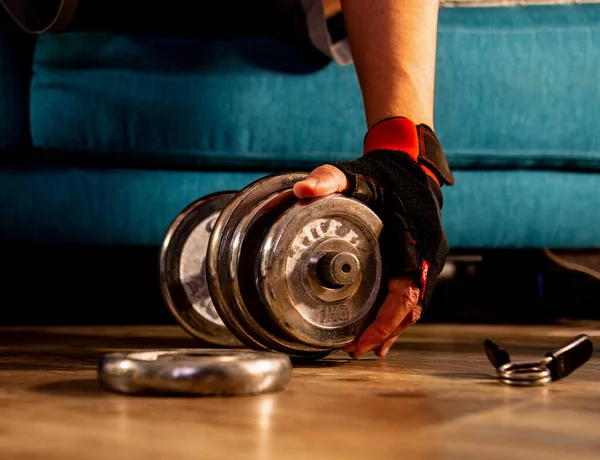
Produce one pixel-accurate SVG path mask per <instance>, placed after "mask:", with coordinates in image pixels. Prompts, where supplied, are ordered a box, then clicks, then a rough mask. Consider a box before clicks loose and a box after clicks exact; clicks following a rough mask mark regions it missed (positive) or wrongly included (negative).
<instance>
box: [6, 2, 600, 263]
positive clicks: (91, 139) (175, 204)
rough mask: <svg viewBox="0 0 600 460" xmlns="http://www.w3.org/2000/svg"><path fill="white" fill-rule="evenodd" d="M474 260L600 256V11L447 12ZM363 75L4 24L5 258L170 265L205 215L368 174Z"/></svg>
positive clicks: (275, 58) (207, 42) (443, 132)
mask: <svg viewBox="0 0 600 460" xmlns="http://www.w3.org/2000/svg"><path fill="white" fill-rule="evenodd" d="M437 60H438V71H437V72H438V73H437V86H436V111H435V118H436V122H435V123H436V130H437V133H438V137H439V138H440V140H441V143H442V145H443V146H444V149H445V151H446V154H447V157H448V160H449V163H450V165H451V167H452V168H453V171H454V174H455V177H456V185H455V186H454V187H451V188H446V189H445V206H444V209H443V218H444V223H445V228H446V232H447V235H448V239H449V243H450V246H451V248H452V251H453V253H454V254H456V253H461V252H472V251H479V250H491V249H510V250H519V249H523V250H527V249H539V248H598V247H600V212H599V207H600V194H599V193H598V191H599V187H598V186H599V185H600V129H599V121H600V4H571V5H554V6H515V7H502V8H462V7H443V8H442V9H441V12H440V29H439V47H438V54H437ZM364 133H365V120H364V115H363V111H362V100H361V94H360V89H359V85H358V82H357V79H356V75H355V73H354V70H353V68H352V66H347V67H342V66H338V65H337V64H335V63H333V62H331V61H329V60H328V59H327V58H326V57H324V56H323V55H322V54H320V53H319V52H318V51H316V50H314V49H312V48H310V47H309V46H307V45H305V44H300V43H295V42H292V41H290V40H287V39H284V38H281V37H277V36H269V35H264V36H259V35H256V34H252V35H248V36H236V37H219V38H214V39H211V38H210V37H209V38H207V37H202V38H199V37H190V36H186V37H175V36H158V35H142V34H139V35H124V34H106V33H65V34H56V35H44V36H41V37H39V38H38V39H34V38H32V37H29V36H25V35H24V34H22V33H21V32H20V30H18V29H17V28H16V27H14V26H13V25H12V24H10V23H9V21H8V19H7V17H6V15H5V14H4V12H3V11H0V222H1V223H2V224H1V226H0V240H1V242H2V244H3V245H4V247H16V246H19V247H22V246H23V245H25V246H27V245H58V246H60V245H64V246H68V247H77V246H78V245H82V246H99V247H129V248H136V247H157V246H158V245H159V244H160V242H161V239H162V237H163V235H164V232H165V230H166V228H167V226H168V225H169V223H170V222H171V220H172V219H173V218H174V217H175V215H176V214H177V213H178V212H179V211H180V210H181V209H182V208H183V207H185V206H186V205H188V204H189V203H190V202H192V201H193V200H195V199H197V198H199V197H201V196H203V195H206V194H209V193H212V192H215V191H220V190H239V189H241V188H242V187H244V186H245V185H246V184H248V183H249V182H251V181H253V180H255V179H258V178H259V177H261V176H263V175H265V174H269V173H272V172H276V171H283V170H310V169H311V168H313V167H315V166H317V165H319V164H322V163H325V162H329V161H336V160H345V159H352V158H355V157H357V156H358V155H360V151H361V146H362V140H363V135H364Z"/></svg>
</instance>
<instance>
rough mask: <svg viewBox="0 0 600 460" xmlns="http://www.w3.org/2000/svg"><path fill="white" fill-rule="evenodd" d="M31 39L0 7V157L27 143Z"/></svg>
mask: <svg viewBox="0 0 600 460" xmlns="http://www.w3.org/2000/svg"><path fill="white" fill-rule="evenodd" d="M34 43H35V39H34V38H33V37H30V36H26V35H25V34H24V33H22V32H21V31H20V30H19V29H17V28H16V27H15V26H14V25H13V24H12V22H11V21H10V19H9V17H8V15H7V14H6V13H5V11H4V9H2V8H1V7H0V158H1V159H4V157H5V156H6V155H8V152H9V151H10V152H15V151H17V150H20V149H22V148H23V147H28V146H29V145H30V136H29V84H30V78H31V62H32V59H33V47H34Z"/></svg>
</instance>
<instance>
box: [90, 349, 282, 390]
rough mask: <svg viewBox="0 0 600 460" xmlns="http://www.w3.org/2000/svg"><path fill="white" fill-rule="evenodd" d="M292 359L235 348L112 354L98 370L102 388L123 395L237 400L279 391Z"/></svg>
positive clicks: (102, 361) (280, 355)
mask: <svg viewBox="0 0 600 460" xmlns="http://www.w3.org/2000/svg"><path fill="white" fill-rule="evenodd" d="M291 372H292V364H291V360H290V358H289V356H286V355H284V354H279V353H270V352H258V351H246V350H237V349H221V350H202V349H178V350H164V351H162V350H161V351H131V352H128V353H111V354H108V355H106V356H104V357H103V358H102V360H101V361H100V363H99V366H98V380H99V382H100V385H101V386H102V388H104V389H106V390H109V391H114V392H118V393H125V394H135V395H144V394H146V395H152V394H155V395H156V394H158V395H161V394H180V395H185V394H187V395H203V396H239V395H253V394H261V393H271V392H277V391H281V390H283V389H284V388H285V386H286V385H287V383H288V382H289V380H290V378H291Z"/></svg>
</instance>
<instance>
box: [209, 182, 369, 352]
mask: <svg viewBox="0 0 600 460" xmlns="http://www.w3.org/2000/svg"><path fill="white" fill-rule="evenodd" d="M306 176H307V174H306V173H287V174H280V175H273V176H268V177H266V178H263V179H261V180H259V181H256V182H254V183H252V184H250V185H249V186H248V187H246V188H245V189H243V190H242V191H241V192H240V193H238V194H237V195H236V196H235V197H234V199H233V200H232V201H231V202H230V204H229V205H227V207H226V208H225V209H224V210H223V212H222V213H221V215H220V216H219V218H218V219H217V222H216V223H215V226H214V229H213V232H212V234H211V237H210V242H209V248H208V255H207V277H208V285H209V290H210V293H211V296H212V299H213V302H214V304H215V308H216V310H217V312H218V313H219V316H220V317H221V318H222V320H223V322H224V323H225V324H226V325H227V327H228V328H229V329H230V330H231V331H232V333H233V334H234V335H235V336H236V337H238V338H239V339H240V341H241V342H242V343H244V344H246V345H247V346H248V347H250V348H253V349H259V350H272V351H277V352H282V353H287V354H289V355H291V356H295V357H311V358H316V357H320V356H326V355H327V354H329V353H331V352H332V351H334V350H335V349H336V348H338V347H339V346H342V345H344V344H346V343H350V342H351V341H352V340H353V338H354V332H356V331H358V330H359V329H360V327H361V325H362V323H364V322H365V321H366V318H367V316H368V315H367V311H370V310H369V309H370V307H371V306H372V305H373V297H377V294H376V292H378V291H379V286H378V284H379V281H380V279H381V267H380V255H379V252H378V251H379V250H378V244H377V235H378V232H379V231H380V229H381V222H380V221H379V220H378V219H377V217H376V216H375V215H374V214H373V213H372V211H370V210H368V208H367V207H366V206H364V205H362V204H361V203H359V202H357V201H355V200H351V199H349V198H346V197H341V196H330V197H323V198H320V199H316V200H311V201H309V202H304V200H302V204H300V203H299V200H298V199H297V198H296V197H295V196H294V194H293V190H292V188H293V185H294V184H295V183H296V182H298V181H301V180H303V179H304V178H306ZM344 204H347V207H344ZM350 214H352V216H351V215H350ZM331 215H335V216H336V220H335V221H332V220H331V219H330V216H331ZM327 222H329V225H330V227H329V229H326V228H325V227H326V226H327ZM311 226H312V227H311ZM315 226H316V227H318V228H316V227H315ZM313 230H314V232H315V233H314V235H315V237H314V238H313V240H312V243H314V244H308V245H306V246H305V247H304V248H303V249H302V250H299V251H296V252H294V251H295V249H300V246H299V244H304V243H305V239H304V237H303V236H302V234H303V232H304V231H309V232H310V233H311V235H312V234H313ZM319 231H322V232H324V233H322V234H321V235H320V236H319V233H318V232H319ZM327 232H329V233H327ZM307 237H308V239H309V240H310V236H307ZM357 240H360V241H357ZM294 244H296V246H294ZM275 246H276V248H275ZM294 248H295V249H294ZM336 254H337V255H336ZM332 256H335V257H332ZM294 258H296V260H301V263H300V264H299V265H297V266H295V268H294V269H292V268H291V265H290V264H291V263H292V262H289V263H288V261H289V260H290V259H294ZM315 258H318V259H319V260H315V263H312V262H313V259H315ZM321 258H324V260H322V261H321V260H320V259H321ZM317 262H318V263H317ZM327 267H328V271H327V270H325V268H327ZM348 267H350V272H347V271H346V270H347V268H348ZM317 269H318V271H319V272H318V273H316V272H315V270H317ZM302 270H304V271H302ZM323 273H325V274H324V275H323ZM327 273H328V275H327ZM321 275H323V276H325V277H327V276H328V278H327V280H326V281H324V280H323V276H321ZM305 277H306V279H304V278H305ZM326 282H333V283H334V284H335V286H327V287H323V284H324V283H326ZM310 283H312V284H313V285H314V286H312V287H311V286H310V285H309V284H310ZM353 296H354V300H353ZM371 310H372V309H371Z"/></svg>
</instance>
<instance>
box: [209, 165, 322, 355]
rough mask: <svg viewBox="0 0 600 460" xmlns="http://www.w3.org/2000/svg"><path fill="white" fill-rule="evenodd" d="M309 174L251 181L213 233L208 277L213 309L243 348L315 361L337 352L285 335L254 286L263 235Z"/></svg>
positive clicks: (286, 206)
mask: <svg viewBox="0 0 600 460" xmlns="http://www.w3.org/2000/svg"><path fill="white" fill-rule="evenodd" d="M307 175H308V174H307V173H303V172H291V173H286V174H279V175H271V176H267V177H264V178H262V179H259V180H258V181H255V182H253V183H252V184H250V185H248V186H247V187H246V188H244V189H243V190H242V191H241V192H239V193H238V194H237V195H236V196H235V197H234V198H233V200H232V201H231V202H230V203H229V204H228V205H227V206H226V207H225V209H223V211H222V213H221V215H220V216H219V218H218V219H217V221H216V223H215V226H214V229H213V231H212V234H211V237H210V242H209V247H208V255H207V264H206V266H207V278H208V286H209V290H210V293H211V297H212V299H213V302H214V304H215V308H216V310H217V312H218V313H219V316H220V317H221V318H222V320H223V322H224V323H225V324H226V325H227V327H228V329H229V330H230V331H231V332H232V333H233V334H234V335H235V336H236V337H237V338H238V339H239V340H240V341H241V342H242V343H244V344H245V345H247V346H248V347H250V348H253V349H257V350H273V351H277V352H282V353H286V354H289V355H291V356H295V357H306V358H313V357H314V358H317V357H321V356H326V355H327V354H329V353H331V351H333V350H330V349H329V350H328V349H327V347H313V346H306V345H304V344H300V343H298V342H297V341H294V340H293V338H291V337H287V336H285V335H284V334H283V333H281V331H280V329H279V328H278V327H277V324H276V323H275V322H274V321H273V320H272V318H271V317H270V316H269V314H268V313H267V312H266V310H265V308H264V304H263V303H262V301H261V299H260V296H259V294H258V291H257V287H256V275H257V272H256V263H257V258H258V254H257V251H258V250H260V243H261V241H262V238H263V237H264V234H265V233H266V232H267V230H268V229H269V228H270V226H271V224H272V223H273V222H274V221H275V219H276V218H277V217H278V216H280V215H281V213H282V212H283V211H285V210H286V209H288V208H289V207H290V206H291V205H292V204H294V203H295V202H296V201H297V199H296V198H295V197H294V195H293V192H292V187H293V185H294V184H295V183H296V182H298V181H301V180H303V179H304V178H306V177H307Z"/></svg>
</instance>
